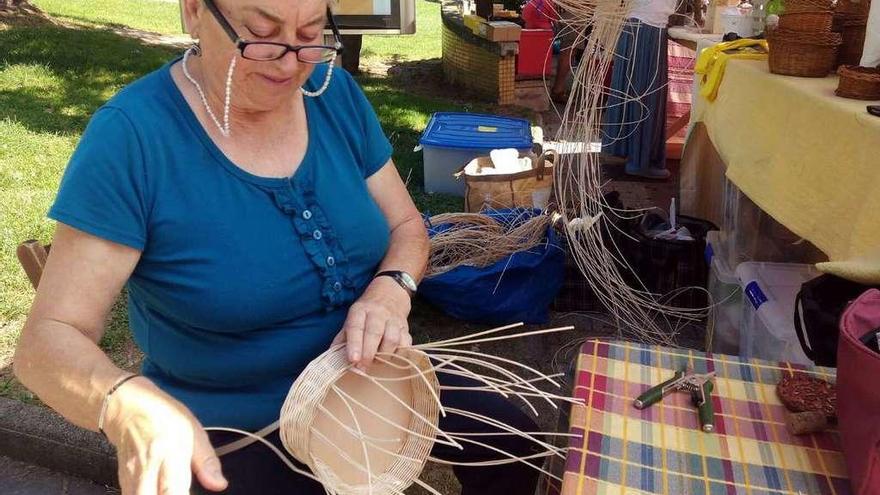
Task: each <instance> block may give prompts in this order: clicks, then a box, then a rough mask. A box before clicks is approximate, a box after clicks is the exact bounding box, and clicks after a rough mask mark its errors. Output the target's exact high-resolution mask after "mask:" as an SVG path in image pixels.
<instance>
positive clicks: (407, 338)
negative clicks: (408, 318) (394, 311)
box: [400, 326, 413, 347]
mask: <svg viewBox="0 0 880 495" xmlns="http://www.w3.org/2000/svg"><path fill="white" fill-rule="evenodd" d="M412 344H413V339H412V335H410V333H409V326H407V328H406V331H405V332H403V336H402V337H401V338H400V347H412Z"/></svg>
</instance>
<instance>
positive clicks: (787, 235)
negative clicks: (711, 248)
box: [715, 179, 828, 270]
mask: <svg viewBox="0 0 880 495" xmlns="http://www.w3.org/2000/svg"><path fill="white" fill-rule="evenodd" d="M723 189H724V197H723V200H722V219H721V231H720V232H719V238H718V243H719V246H718V249H716V250H715V254H716V255H717V256H719V257H721V258H722V259H724V260H725V261H726V262H727V265H728V266H729V267H730V268H731V269H734V270H735V269H736V267H737V266H738V265H739V264H740V263H742V262H744V261H773V262H780V263H810V264H812V263H819V262H822V261H827V260H828V258H827V257H826V256H825V255H824V254H823V253H822V252H821V251H819V249H817V248H816V247H815V246H813V244H811V243H810V242H809V241H806V240H804V239H802V238H801V237H800V236H798V235H797V234H795V233H794V232H792V231H790V230H788V229H787V228H785V226H784V225H782V224H780V223H779V222H777V221H776V220H775V219H773V217H771V216H770V215H768V214H767V213H766V212H764V211H763V210H762V209H761V208H760V207H759V206H758V205H756V204H755V203H754V202H753V201H752V200H751V199H749V197H748V196H746V195H745V194H744V193H743V192H742V191H740V190H739V188H738V187H736V184H734V183H733V182H731V181H730V180H728V179H725V180H724V187H723Z"/></svg>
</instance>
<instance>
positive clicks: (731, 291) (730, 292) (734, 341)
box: [706, 230, 743, 355]
mask: <svg viewBox="0 0 880 495" xmlns="http://www.w3.org/2000/svg"><path fill="white" fill-rule="evenodd" d="M719 239H720V238H719V232H718V231H717V230H711V231H709V232H707V233H706V262H707V263H708V264H709V284H708V289H709V294H710V295H711V296H712V305H713V311H712V313H711V315H710V320H709V324H710V325H714V328H713V330H712V346H711V349H712V352H715V353H719V354H731V355H737V354H739V339H740V319H741V318H742V311H743V310H742V305H743V297H742V287H740V285H739V279H738V278H737V276H736V273H735V272H734V271H733V270H732V269H731V268H730V266H729V265H728V264H727V262H726V261H725V260H724V258H722V257H721V256H716V253H717V252H718V251H717V250H718V246H719V245H720V244H719V242H720V240H719Z"/></svg>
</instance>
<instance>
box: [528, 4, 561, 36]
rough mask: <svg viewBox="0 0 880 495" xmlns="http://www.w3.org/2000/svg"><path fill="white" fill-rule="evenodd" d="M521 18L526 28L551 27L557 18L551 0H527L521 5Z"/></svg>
mask: <svg viewBox="0 0 880 495" xmlns="http://www.w3.org/2000/svg"><path fill="white" fill-rule="evenodd" d="M522 19H523V22H525V28H526V29H553V23H554V22H555V21H556V20H557V19H558V16H557V14H556V8H555V7H554V6H553V0H529V1H528V2H526V4H525V5H524V6H523V9H522Z"/></svg>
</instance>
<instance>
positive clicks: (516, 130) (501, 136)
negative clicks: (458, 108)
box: [419, 112, 532, 196]
mask: <svg viewBox="0 0 880 495" xmlns="http://www.w3.org/2000/svg"><path fill="white" fill-rule="evenodd" d="M419 144H421V145H422V156H423V158H424V163H425V192H429V193H430V192H438V193H447V194H455V195H458V196H463V195H464V181H463V180H456V179H455V177H453V174H455V173H456V172H458V171H459V170H461V168H462V167H464V166H465V165H467V164H468V162H470V161H471V160H473V159H474V158H476V157H478V156H485V155H488V154H489V152H490V151H492V150H494V149H501V148H516V149H518V150H520V151H529V150H531V149H532V131H531V125H530V124H529V121H527V120H525V119H517V118H513V117H500V116H497V115H486V114H479V113H462V112H437V113H435V114H434V115H432V116H431V120H430V121H429V122H428V126H427V127H426V128H425V132H424V133H422V138H421V139H420V140H419Z"/></svg>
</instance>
